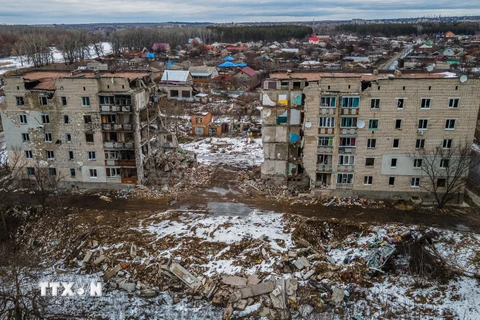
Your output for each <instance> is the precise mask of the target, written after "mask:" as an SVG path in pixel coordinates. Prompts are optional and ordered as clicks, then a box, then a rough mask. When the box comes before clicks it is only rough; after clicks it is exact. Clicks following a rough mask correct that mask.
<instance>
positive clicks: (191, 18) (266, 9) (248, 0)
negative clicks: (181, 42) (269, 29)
mask: <svg viewBox="0 0 480 320" xmlns="http://www.w3.org/2000/svg"><path fill="white" fill-rule="evenodd" d="M434 15H435V16H438V15H442V16H462V15H480V2H479V1H478V0H469V1H466V0H457V1H452V0H436V1H432V0H326V1H319V0H317V1H291V0H289V1H287V0H180V1H178V0H141V1H140V0H8V1H7V0H0V24H2V23H7V24H41V23H93V22H166V21H185V22H207V21H208V22H243V21H244V22H254V21H292V20H306V21H312V20H316V21H319V20H350V19H355V18H360V19H376V18H405V17H420V16H430V17H431V16H434Z"/></svg>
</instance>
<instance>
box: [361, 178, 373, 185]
mask: <svg viewBox="0 0 480 320" xmlns="http://www.w3.org/2000/svg"><path fill="white" fill-rule="evenodd" d="M372 184H373V176H364V177H363V185H364V186H371V185H372Z"/></svg>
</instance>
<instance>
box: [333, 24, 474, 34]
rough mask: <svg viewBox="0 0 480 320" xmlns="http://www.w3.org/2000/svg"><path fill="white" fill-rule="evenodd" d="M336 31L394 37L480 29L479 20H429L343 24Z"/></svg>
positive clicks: (465, 32)
mask: <svg viewBox="0 0 480 320" xmlns="http://www.w3.org/2000/svg"><path fill="white" fill-rule="evenodd" d="M335 31H336V32H345V33H347V32H348V33H355V34H358V35H373V36H384V37H394V36H402V35H412V34H416V35H421V34H436V33H439V32H440V33H442V32H443V33H445V32H447V31H451V32H453V33H455V34H464V35H474V34H475V33H477V32H478V31H480V23H478V22H429V23H415V24H406V23H405V24H404V23H387V24H343V25H338V26H337V27H336V28H335Z"/></svg>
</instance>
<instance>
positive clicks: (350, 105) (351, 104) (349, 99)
mask: <svg viewBox="0 0 480 320" xmlns="http://www.w3.org/2000/svg"><path fill="white" fill-rule="evenodd" d="M355 100H356V101H357V104H355ZM345 102H346V103H345ZM359 107H360V96H342V108H345V109H358V108H359Z"/></svg>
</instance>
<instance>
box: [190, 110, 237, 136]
mask: <svg viewBox="0 0 480 320" xmlns="http://www.w3.org/2000/svg"><path fill="white" fill-rule="evenodd" d="M230 122H231V119H229V118H224V117H223V118H220V117H213V116H212V113H211V112H196V113H194V114H192V116H191V123H192V135H194V136H221V135H222V134H223V133H228V131H229V128H230V126H229V125H230Z"/></svg>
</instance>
